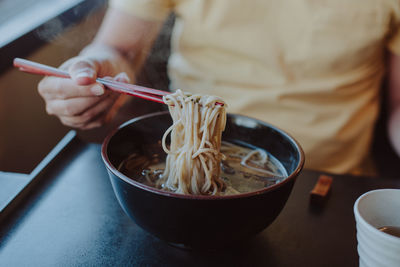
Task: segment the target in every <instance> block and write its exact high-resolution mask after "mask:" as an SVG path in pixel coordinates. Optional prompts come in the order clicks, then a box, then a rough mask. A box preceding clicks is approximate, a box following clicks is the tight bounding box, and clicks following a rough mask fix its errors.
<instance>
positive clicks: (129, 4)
mask: <svg viewBox="0 0 400 267" xmlns="http://www.w3.org/2000/svg"><path fill="white" fill-rule="evenodd" d="M109 6H110V7H112V8H116V9H118V10H122V11H124V12H127V13H129V14H132V15H134V16H137V17H139V18H142V19H146V20H155V21H163V20H164V19H165V18H166V17H167V16H168V14H169V13H170V12H171V11H172V7H173V3H172V0H110V1H109Z"/></svg>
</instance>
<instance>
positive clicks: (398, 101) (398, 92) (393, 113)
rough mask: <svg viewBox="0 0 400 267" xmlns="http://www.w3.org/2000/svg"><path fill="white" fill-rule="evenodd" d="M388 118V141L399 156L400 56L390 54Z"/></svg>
mask: <svg viewBox="0 0 400 267" xmlns="http://www.w3.org/2000/svg"><path fill="white" fill-rule="evenodd" d="M388 75H389V77H388V79H389V97H388V101H389V103H388V104H389V120H388V133H389V139H390V142H391V144H392V146H393V148H394V150H395V151H396V153H397V155H399V156H400V56H398V55H395V54H390V58H389V73H388Z"/></svg>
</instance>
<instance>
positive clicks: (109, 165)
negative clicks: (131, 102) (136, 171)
mask: <svg viewBox="0 0 400 267" xmlns="http://www.w3.org/2000/svg"><path fill="white" fill-rule="evenodd" d="M168 113H169V111H159V112H154V113H150V114H145V115H143V116H139V117H136V118H133V119H130V120H128V121H126V122H124V123H122V124H121V125H120V126H118V127H117V128H115V129H114V130H113V131H111V132H110V133H109V134H108V135H107V137H106V138H105V139H104V141H103V143H102V147H101V156H102V159H103V161H104V163H105V165H106V167H107V169H108V170H109V171H111V172H112V173H113V174H114V175H115V176H116V177H118V179H121V180H123V181H124V182H126V183H129V184H131V185H133V186H135V187H137V188H140V189H142V190H145V191H147V192H150V193H155V194H158V195H163V196H166V197H173V198H183V199H196V200H226V199H236V198H247V197H251V196H256V195H261V194H265V193H266V192H269V191H273V190H275V189H277V188H279V187H281V186H283V185H284V184H286V183H288V182H289V181H292V180H295V179H296V178H297V176H298V175H299V174H300V172H301V170H302V169H303V166H304V162H305V155H304V151H303V149H302V147H301V146H300V144H299V143H298V141H297V140H296V139H295V138H294V137H292V136H291V135H290V134H288V133H287V132H285V131H283V130H281V129H279V128H278V127H276V126H273V125H271V124H269V123H266V122H263V121H260V120H258V119H255V118H251V117H247V116H244V115H240V114H233V113H228V114H230V115H234V116H241V117H245V118H250V119H252V120H255V121H257V122H259V123H261V124H263V125H266V126H268V127H272V128H274V129H275V130H277V131H278V132H279V133H280V134H282V135H284V136H286V137H287V138H288V139H289V140H290V141H292V142H293V144H294V145H295V146H296V149H297V151H298V153H299V162H298V164H297V166H296V168H295V170H294V171H293V172H292V173H291V174H289V175H288V177H286V178H285V179H283V180H282V181H281V182H279V183H277V184H274V185H271V186H268V187H266V188H263V189H260V190H256V191H252V192H248V193H242V194H235V195H227V196H215V195H186V194H179V193H174V192H168V191H164V190H161V189H157V188H154V187H151V186H148V185H145V184H142V183H139V182H137V181H135V180H133V179H131V178H129V177H128V176H126V175H124V174H123V173H121V172H120V171H118V170H117V169H116V167H115V166H114V165H113V164H112V163H111V161H110V159H109V158H108V153H107V150H108V149H107V148H108V144H109V142H110V140H111V139H112V137H113V136H114V135H115V134H116V133H117V132H118V131H119V130H121V129H122V128H124V127H126V126H128V125H129V124H131V123H133V122H135V121H138V120H142V119H146V118H149V117H153V116H159V115H164V114H168Z"/></svg>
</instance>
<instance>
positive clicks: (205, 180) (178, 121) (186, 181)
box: [161, 90, 226, 195]
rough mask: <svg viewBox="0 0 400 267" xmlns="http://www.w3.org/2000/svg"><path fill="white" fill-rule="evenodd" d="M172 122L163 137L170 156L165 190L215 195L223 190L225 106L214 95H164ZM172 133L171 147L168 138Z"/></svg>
mask: <svg viewBox="0 0 400 267" xmlns="http://www.w3.org/2000/svg"><path fill="white" fill-rule="evenodd" d="M163 100H164V102H165V103H166V104H168V107H169V111H170V113H171V117H172V120H173V124H172V126H171V127H170V128H169V129H168V130H167V131H166V132H165V134H164V136H163V138H162V146H163V149H164V151H165V152H166V153H167V154H168V155H167V159H166V167H165V170H164V173H163V175H162V178H161V179H163V180H164V184H163V187H164V189H167V190H169V191H172V192H176V193H181V194H202V195H208V194H211V195H215V194H217V193H219V192H221V190H222V189H223V188H224V182H223V180H222V179H221V178H220V172H221V167H220V162H221V159H222V154H221V152H220V147H221V135H222V131H223V130H224V129H225V123H226V113H225V106H226V105H220V104H216V103H217V102H218V103H224V102H223V101H222V100H221V99H220V98H218V97H215V96H200V95H189V94H184V93H183V92H182V91H181V90H177V91H176V92H175V93H174V94H169V95H166V96H164V98H163ZM169 134H170V136H171V143H170V147H169V148H168V147H167V145H166V138H167V136H168V135H169Z"/></svg>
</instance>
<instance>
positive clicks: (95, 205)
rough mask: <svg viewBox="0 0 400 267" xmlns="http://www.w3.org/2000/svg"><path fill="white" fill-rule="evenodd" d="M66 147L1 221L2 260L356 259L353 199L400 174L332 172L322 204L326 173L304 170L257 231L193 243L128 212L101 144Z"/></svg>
mask: <svg viewBox="0 0 400 267" xmlns="http://www.w3.org/2000/svg"><path fill="white" fill-rule="evenodd" d="M62 153H63V154H62V157H60V158H59V159H58V160H57V162H56V164H53V166H51V168H48V169H47V170H46V173H45V175H43V177H44V178H43V179H41V181H40V183H38V185H37V186H35V187H34V190H31V192H30V193H29V195H28V196H27V197H25V198H24V201H22V202H21V203H20V204H19V205H17V206H16V207H15V208H14V211H13V212H12V213H11V214H10V215H9V216H8V217H7V219H6V220H3V221H2V222H1V224H0V227H1V228H0V266H132V265H133V266H357V265H358V255H357V249H356V244H357V241H356V230H355V222H354V216H353V204H354V201H355V200H356V198H357V197H358V196H360V195H361V194H363V193H364V192H366V191H369V190H372V189H376V188H399V187H400V179H384V178H366V177H352V176H333V178H334V180H333V184H332V191H331V194H330V195H329V198H328V199H327V201H326V203H325V204H324V205H322V206H316V205H312V204H311V203H310V199H309V192H310V190H311V189H312V188H313V186H314V184H315V183H316V181H317V179H318V177H319V175H320V174H321V173H318V172H311V171H306V170H304V171H303V172H302V174H301V175H300V176H299V177H298V179H297V181H296V184H295V187H294V189H293V191H292V194H291V196H290V198H289V200H288V202H287V204H286V206H285V208H284V209H283V211H282V213H281V214H280V215H279V217H278V218H277V219H276V220H275V222H273V224H271V225H270V226H269V227H268V228H267V229H266V230H264V231H263V232H261V233H260V234H258V235H257V236H256V237H255V238H254V239H251V240H249V241H247V242H243V243H242V244H236V245H233V246H232V247H229V248H226V249H224V250H220V251H190V250H182V249H179V248H175V247H172V246H170V245H168V244H166V243H165V242H163V241H161V240H158V239H157V238H155V237H153V236H152V235H150V234H148V233H146V232H145V231H143V230H142V229H141V228H139V227H138V226H137V225H136V224H135V223H134V222H133V221H132V220H131V219H129V218H128V217H127V215H125V213H124V212H123V211H122V209H121V208H120V206H119V204H118V202H117V200H116V198H115V196H114V193H113V191H112V187H111V184H110V182H109V179H108V175H107V172H106V169H105V167H104V165H103V163H102V160H101V156H100V146H99V145H97V144H87V143H83V142H81V141H76V142H74V143H72V144H70V147H69V148H68V149H67V150H65V151H63V152H62ZM271 205H273V203H271ZM232 234H234V233H232Z"/></svg>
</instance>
